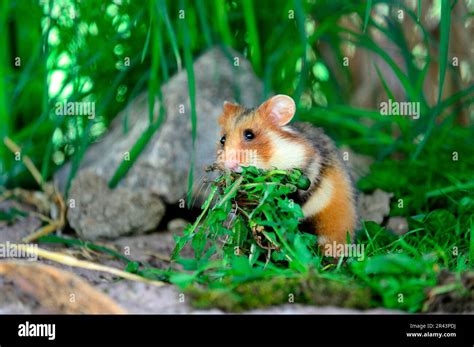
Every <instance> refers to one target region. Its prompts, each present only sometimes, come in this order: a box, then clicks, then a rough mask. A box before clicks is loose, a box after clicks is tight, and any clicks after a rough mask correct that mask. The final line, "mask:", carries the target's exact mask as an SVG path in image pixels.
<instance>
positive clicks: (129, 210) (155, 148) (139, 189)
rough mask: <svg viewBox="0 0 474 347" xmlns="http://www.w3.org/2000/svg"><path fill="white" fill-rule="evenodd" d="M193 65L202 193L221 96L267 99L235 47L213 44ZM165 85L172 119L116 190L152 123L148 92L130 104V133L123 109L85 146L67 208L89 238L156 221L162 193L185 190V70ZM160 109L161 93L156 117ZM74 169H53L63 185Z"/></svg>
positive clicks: (167, 197)
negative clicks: (113, 184)
mask: <svg viewBox="0 0 474 347" xmlns="http://www.w3.org/2000/svg"><path fill="white" fill-rule="evenodd" d="M233 57H239V66H234V64H233V63H234V59H233ZM193 67H194V74H195V89H196V113H197V117H198V122H197V123H198V124H197V136H196V142H195V166H194V182H195V184H194V187H195V189H196V190H195V192H196V193H197V192H198V189H199V188H200V186H201V182H202V178H203V175H204V168H205V166H207V165H209V164H211V163H212V162H213V161H214V160H215V151H216V143H217V141H218V139H219V128H218V124H217V118H218V116H219V114H220V113H221V112H222V105H223V102H224V101H225V100H229V101H237V102H240V103H242V104H245V105H248V106H256V105H258V104H259V103H260V102H261V101H262V100H261V91H262V88H261V82H260V81H259V80H258V79H257V78H256V76H255V75H254V73H253V72H252V68H251V65H250V63H249V62H248V61H247V60H246V59H245V58H244V57H242V56H240V55H239V54H238V53H236V52H234V51H227V53H224V52H223V51H222V50H221V49H220V48H213V49H211V50H209V51H208V52H207V53H205V54H203V55H202V56H201V57H200V58H199V59H197V61H196V62H195V64H194V66H193ZM162 93H163V102H164V108H165V110H166V120H165V122H164V123H163V124H162V126H161V128H160V129H158V131H157V132H156V133H155V134H154V135H153V137H152V139H151V141H150V142H149V143H148V144H147V146H146V147H145V149H144V151H143V152H142V153H141V154H140V156H139V157H138V159H137V160H136V162H135V163H134V165H133V166H132V168H131V169H130V171H129V172H128V174H127V175H126V176H125V177H124V178H123V179H122V181H121V182H120V183H119V185H118V187H117V188H116V189H115V190H110V189H108V188H107V185H106V182H108V181H109V180H110V178H111V177H112V176H113V174H114V173H115V171H116V169H117V168H118V167H119V165H120V163H121V162H122V160H123V159H124V158H126V157H127V153H129V152H130V151H131V149H132V147H133V146H134V144H135V143H136V142H137V140H138V139H139V138H140V136H141V135H142V133H143V132H144V131H145V130H146V129H147V127H148V124H149V120H148V103H147V100H148V96H147V93H144V94H142V95H140V96H139V97H137V99H135V100H134V101H133V102H132V104H131V105H130V108H129V111H130V112H129V113H128V124H129V130H128V132H127V133H126V134H124V132H123V126H122V124H123V118H124V117H125V116H126V115H127V112H126V110H125V111H123V112H122V114H120V115H118V117H117V118H116V119H115V121H114V122H113V123H112V125H111V127H110V130H109V133H108V134H107V135H106V136H105V137H104V139H103V140H102V141H101V142H99V143H97V144H95V145H93V146H91V147H90V148H89V150H88V151H87V153H86V155H85V158H84V160H83V161H82V163H81V167H80V170H79V172H78V173H77V175H76V177H75V179H74V181H73V183H72V186H71V189H70V192H69V196H68V200H70V199H73V200H74V203H75V207H74V208H69V209H68V215H67V219H68V221H69V223H70V225H71V226H72V228H73V229H74V230H76V231H77V232H78V233H79V234H80V235H81V236H82V237H83V238H85V239H89V240H96V239H99V238H116V237H118V236H120V235H127V234H133V233H137V232H146V231H148V230H151V229H154V228H156V226H157V225H158V223H159V222H160V220H161V218H162V215H163V213H164V211H163V208H162V204H161V203H160V200H161V199H163V200H164V201H165V202H166V203H168V204H175V203H177V202H179V201H180V199H184V198H185V196H186V192H187V182H188V173H189V169H190V163H191V155H192V136H191V131H192V126H191V115H190V114H191V109H190V99H189V94H188V83H187V74H186V72H185V71H183V72H181V73H179V74H177V75H176V76H174V77H173V78H171V79H170V80H169V82H168V83H167V84H165V85H164V86H163V88H162ZM158 113H159V105H158V101H156V103H155V117H158ZM155 119H156V118H155ZM70 169H71V166H70V164H67V165H65V167H64V168H63V169H62V170H60V171H59V173H58V174H57V175H56V177H55V181H56V183H57V184H58V185H59V187H61V188H62V189H64V188H65V182H66V180H67V177H68V175H69V172H70ZM181 203H182V201H181Z"/></svg>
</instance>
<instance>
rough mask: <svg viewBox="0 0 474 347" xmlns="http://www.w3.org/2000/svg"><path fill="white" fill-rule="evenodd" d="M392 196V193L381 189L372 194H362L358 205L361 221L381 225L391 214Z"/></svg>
mask: <svg viewBox="0 0 474 347" xmlns="http://www.w3.org/2000/svg"><path fill="white" fill-rule="evenodd" d="M392 196H393V194H392V193H387V192H384V191H383V190H380V189H376V190H375V191H374V192H373V193H372V194H360V195H359V199H358V201H357V205H358V210H359V214H360V217H361V219H362V220H366V221H373V222H375V223H377V224H381V223H382V222H383V220H384V218H385V217H386V216H388V214H389V213H390V199H391V197H392Z"/></svg>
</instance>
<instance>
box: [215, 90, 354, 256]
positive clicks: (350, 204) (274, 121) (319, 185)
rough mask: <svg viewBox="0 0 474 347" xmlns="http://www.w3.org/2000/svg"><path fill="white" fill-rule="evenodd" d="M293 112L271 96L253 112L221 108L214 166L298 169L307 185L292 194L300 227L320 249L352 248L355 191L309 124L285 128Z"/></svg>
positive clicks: (330, 147) (285, 99)
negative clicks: (299, 212) (298, 209)
mask: <svg viewBox="0 0 474 347" xmlns="http://www.w3.org/2000/svg"><path fill="white" fill-rule="evenodd" d="M295 111H296V106H295V102H294V101H293V99H292V98H291V97H289V96H287V95H276V96H273V97H271V98H270V99H268V100H267V101H265V102H264V103H263V104H262V105H260V106H259V107H258V108H251V109H249V108H245V107H243V106H240V105H237V104H234V103H230V102H227V101H226V102H224V110H223V113H222V114H221V116H220V117H219V119H218V122H219V125H220V127H221V136H222V137H221V139H220V144H218V147H219V151H218V159H217V162H218V164H220V165H221V166H224V167H225V168H227V169H229V170H233V171H236V172H239V171H241V170H242V169H241V167H242V166H250V165H252V166H256V167H258V168H261V169H274V168H276V169H283V170H288V169H293V168H299V169H302V170H303V173H304V174H305V175H306V176H307V177H308V178H309V180H310V181H311V185H310V187H309V189H308V190H306V191H298V197H299V200H300V201H299V203H300V204H301V206H302V209H303V213H304V218H305V224H307V225H309V226H310V227H311V229H312V230H313V231H314V232H316V234H317V235H318V243H319V245H320V246H321V247H323V248H324V247H325V246H327V245H331V246H333V245H339V244H346V243H347V240H348V239H349V242H352V240H353V237H354V230H355V228H356V226H357V223H358V218H357V212H356V207H355V189H354V187H353V184H352V181H351V178H350V175H349V172H348V171H347V168H346V167H345V165H344V163H343V161H342V160H341V159H340V156H339V152H338V150H337V148H336V146H335V144H334V142H333V141H332V140H331V139H330V138H329V137H328V136H327V135H325V134H324V132H323V130H322V129H320V128H316V127H314V126H313V125H311V124H309V123H298V122H295V123H292V124H289V122H290V121H291V119H292V118H293V116H294V115H295Z"/></svg>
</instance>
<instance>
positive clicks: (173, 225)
mask: <svg viewBox="0 0 474 347" xmlns="http://www.w3.org/2000/svg"><path fill="white" fill-rule="evenodd" d="M188 224H189V222H188V221H187V220H185V219H182V218H175V219H172V220H170V221H169V223H168V225H167V229H168V230H169V231H171V232H173V233H179V232H181V233H182V232H183V230H184V229H185V228H186V227H187V226H188Z"/></svg>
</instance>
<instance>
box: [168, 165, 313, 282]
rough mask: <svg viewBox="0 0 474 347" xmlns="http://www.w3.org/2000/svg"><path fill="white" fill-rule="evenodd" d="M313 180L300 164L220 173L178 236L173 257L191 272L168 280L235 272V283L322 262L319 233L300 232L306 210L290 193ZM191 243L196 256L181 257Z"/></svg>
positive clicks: (203, 279) (209, 278)
mask: <svg viewBox="0 0 474 347" xmlns="http://www.w3.org/2000/svg"><path fill="white" fill-rule="evenodd" d="M309 185H310V182H309V180H308V178H307V177H305V176H304V175H303V174H302V172H301V170H299V169H293V170H289V171H285V170H270V171H267V170H261V169H257V168H255V167H245V168H243V171H242V173H233V172H231V173H225V174H223V175H221V176H220V177H219V178H218V179H216V180H215V181H214V182H213V183H212V189H211V193H210V194H209V197H208V198H207V200H206V201H205V203H204V204H203V212H202V213H201V215H200V216H199V217H198V218H197V220H196V221H195V223H194V224H192V225H189V226H188V227H187V228H186V229H185V230H184V235H183V236H181V237H177V238H176V247H175V249H174V251H173V254H172V259H173V260H174V261H176V262H177V263H178V264H181V265H182V266H183V267H184V269H185V270H188V271H189V272H187V273H178V274H176V275H171V278H170V280H171V281H172V282H175V283H177V284H182V285H185V284H188V283H190V282H193V281H196V282H198V283H210V282H214V281H215V280H218V279H222V278H224V277H232V278H233V282H234V283H235V282H240V281H246V280H250V279H253V278H261V277H262V276H263V277H265V276H266V275H275V274H276V273H278V274H282V273H283V272H285V271H286V272H289V273H303V272H307V271H308V270H309V269H310V268H312V267H314V265H316V264H319V261H320V258H319V256H318V255H317V251H316V247H315V246H316V236H315V235H312V234H308V233H302V232H300V231H299V229H298V223H299V221H300V220H301V219H302V218H303V212H302V210H301V206H300V205H299V204H298V203H296V202H295V201H293V199H292V198H291V195H292V194H293V193H295V192H296V191H297V190H298V189H303V190H305V189H308V188H309ZM187 245H188V246H190V247H191V248H192V251H193V253H194V256H193V257H190V258H186V257H184V256H182V250H183V249H184V248H185V246H187ZM264 271H265V274H263V272H264Z"/></svg>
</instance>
